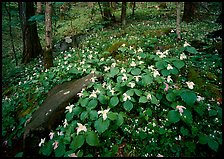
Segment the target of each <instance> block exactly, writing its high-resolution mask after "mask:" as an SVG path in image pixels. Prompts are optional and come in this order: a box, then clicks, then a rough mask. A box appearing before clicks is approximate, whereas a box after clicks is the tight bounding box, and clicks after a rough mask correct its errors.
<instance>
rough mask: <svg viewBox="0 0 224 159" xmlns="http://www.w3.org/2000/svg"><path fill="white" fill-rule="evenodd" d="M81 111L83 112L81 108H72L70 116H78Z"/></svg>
mask: <svg viewBox="0 0 224 159" xmlns="http://www.w3.org/2000/svg"><path fill="white" fill-rule="evenodd" d="M82 111H83V108H81V107H78V106H76V107H75V108H73V110H72V114H74V115H79V114H80V113H81V112H82Z"/></svg>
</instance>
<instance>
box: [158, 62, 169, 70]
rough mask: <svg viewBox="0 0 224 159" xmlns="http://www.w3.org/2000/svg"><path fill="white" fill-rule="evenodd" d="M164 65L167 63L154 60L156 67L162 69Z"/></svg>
mask: <svg viewBox="0 0 224 159" xmlns="http://www.w3.org/2000/svg"><path fill="white" fill-rule="evenodd" d="M166 65H167V63H166V62H165V61H158V62H156V67H157V68H158V69H159V70H162V69H164V68H166Z"/></svg>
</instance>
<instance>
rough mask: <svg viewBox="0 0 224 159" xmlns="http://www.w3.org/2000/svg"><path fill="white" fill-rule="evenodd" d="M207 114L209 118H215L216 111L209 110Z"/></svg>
mask: <svg viewBox="0 0 224 159" xmlns="http://www.w3.org/2000/svg"><path fill="white" fill-rule="evenodd" d="M208 114H209V116H215V115H217V111H216V110H213V109H211V110H209V112H208Z"/></svg>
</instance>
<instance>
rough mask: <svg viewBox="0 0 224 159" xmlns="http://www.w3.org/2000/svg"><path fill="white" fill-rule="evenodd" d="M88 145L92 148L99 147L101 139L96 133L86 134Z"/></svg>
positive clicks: (89, 132)
mask: <svg viewBox="0 0 224 159" xmlns="http://www.w3.org/2000/svg"><path fill="white" fill-rule="evenodd" d="M86 143H87V144H89V145H90V146H97V145H99V138H98V136H97V134H96V133H95V132H94V131H88V132H87V133H86Z"/></svg>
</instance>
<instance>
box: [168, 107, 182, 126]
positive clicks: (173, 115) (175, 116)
mask: <svg viewBox="0 0 224 159" xmlns="http://www.w3.org/2000/svg"><path fill="white" fill-rule="evenodd" d="M167 117H168V120H169V121H170V122H171V123H176V122H178V121H180V114H179V112H177V111H175V110H170V111H169V112H168V114H167Z"/></svg>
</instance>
